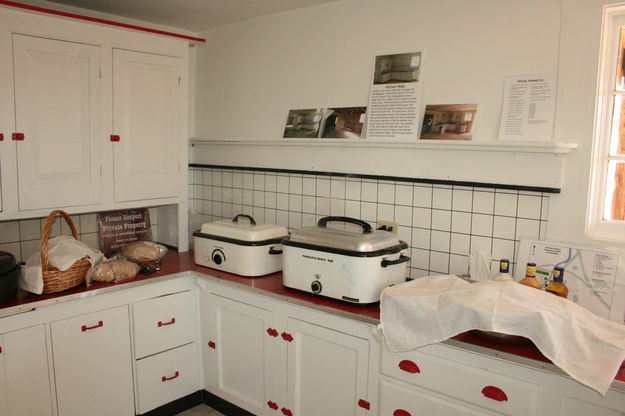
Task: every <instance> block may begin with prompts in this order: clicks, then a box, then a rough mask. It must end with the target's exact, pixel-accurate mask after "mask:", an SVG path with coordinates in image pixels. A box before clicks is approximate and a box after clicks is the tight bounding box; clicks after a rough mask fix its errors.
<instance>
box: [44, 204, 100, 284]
mask: <svg viewBox="0 0 625 416" xmlns="http://www.w3.org/2000/svg"><path fill="white" fill-rule="evenodd" d="M59 214H60V215H62V216H63V218H64V219H65V221H66V222H67V224H68V225H69V228H70V229H71V230H72V236H73V237H74V238H75V239H77V240H78V233H77V232H76V226H75V225H74V221H72V219H71V218H70V216H69V215H68V214H67V213H66V212H65V211H61V210H60V209H58V210H55V211H52V212H51V213H50V215H48V217H47V218H46V221H45V222H44V223H43V227H42V234H41V271H42V273H41V274H42V277H43V293H55V292H61V291H63V290H67V289H70V288H72V287H75V286H78V285H79V284H81V283H82V282H84V281H85V276H86V275H87V271H88V270H89V268H90V267H91V263H89V261H88V260H86V259H80V260H78V261H76V262H75V263H74V264H72V266H71V267H70V268H69V269H67V270H65V271H61V270H59V269H58V268H56V267H54V266H50V265H49V264H48V236H49V235H50V229H51V228H52V224H54V220H55V219H56V216H57V215H59Z"/></svg>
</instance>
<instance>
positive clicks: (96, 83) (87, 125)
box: [12, 35, 102, 211]
mask: <svg viewBox="0 0 625 416" xmlns="http://www.w3.org/2000/svg"><path fill="white" fill-rule="evenodd" d="M13 56H14V61H13V65H14V77H15V133H12V139H13V140H14V141H15V143H16V147H17V165H18V174H17V176H18V195H19V197H18V203H19V209H20V210H21V211H23V210H31V209H39V208H55V207H59V206H62V207H71V206H77V205H91V204H98V203H100V202H101V200H102V189H101V176H100V165H101V162H100V153H101V152H100V147H99V143H100V140H99V138H100V137H101V123H100V121H101V110H100V106H101V103H100V101H101V92H100V91H101V85H100V77H99V69H100V49H99V48H98V47H96V46H92V45H85V44H80V43H74V42H65V41H58V40H52V39H43V38H38V37H32V36H23V35H13ZM14 134H17V135H21V136H17V137H15V136H14Z"/></svg>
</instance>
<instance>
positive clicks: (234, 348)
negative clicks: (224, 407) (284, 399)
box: [202, 293, 275, 415]
mask: <svg viewBox="0 0 625 416" xmlns="http://www.w3.org/2000/svg"><path fill="white" fill-rule="evenodd" d="M202 307H203V311H202V314H203V320H202V322H203V326H204V327H203V331H202V332H203V334H202V338H203V340H202V341H203V346H202V348H203V351H204V353H203V356H204V377H205V382H206V390H208V391H210V392H211V393H214V394H216V395H218V396H219V397H221V398H223V399H225V400H228V401H230V402H232V403H234V404H236V405H237V406H239V407H242V408H244V409H245V410H248V411H250V412H252V413H254V414H256V415H266V414H269V413H268V412H269V411H270V409H269V408H268V407H267V401H269V400H271V392H270V386H271V373H272V371H271V364H270V362H271V348H272V341H275V337H272V336H270V335H269V334H268V332H267V329H269V328H271V326H270V322H271V317H272V313H271V312H269V311H267V310H265V309H261V308H258V307H255V306H251V305H248V304H245V303H241V302H236V301H233V300H230V299H227V298H223V297H220V296H217V295H214V294H211V293H207V294H204V295H203V300H202Z"/></svg>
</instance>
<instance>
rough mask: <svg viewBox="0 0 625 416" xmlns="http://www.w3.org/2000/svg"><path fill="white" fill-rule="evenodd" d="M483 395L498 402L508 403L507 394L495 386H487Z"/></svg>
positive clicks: (483, 390)
mask: <svg viewBox="0 0 625 416" xmlns="http://www.w3.org/2000/svg"><path fill="white" fill-rule="evenodd" d="M482 394H483V395H484V396H485V397H488V398H489V399H493V400H497V401H498V402H507V401H508V396H506V392H505V391H503V390H501V389H500V388H499V387H495V386H486V387H484V388H483V389H482Z"/></svg>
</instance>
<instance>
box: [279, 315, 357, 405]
mask: <svg viewBox="0 0 625 416" xmlns="http://www.w3.org/2000/svg"><path fill="white" fill-rule="evenodd" d="M287 327H288V328H289V330H288V335H291V337H292V338H293V339H292V341H290V342H289V343H288V344H289V345H288V372H289V377H288V397H289V407H288V408H287V409H288V410H291V412H292V414H293V415H294V416H310V415H337V416H338V415H341V416H350V415H366V414H367V413H366V410H365V409H363V408H361V407H359V406H358V401H359V400H360V399H363V400H366V398H367V374H368V368H369V342H368V341H367V340H365V339H362V338H358V337H355V336H352V335H347V334H344V333H342V332H337V331H333V330H330V329H327V328H324V327H321V326H317V325H313V324H310V323H307V322H303V321H299V320H297V319H292V318H289V319H288V324H287Z"/></svg>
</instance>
